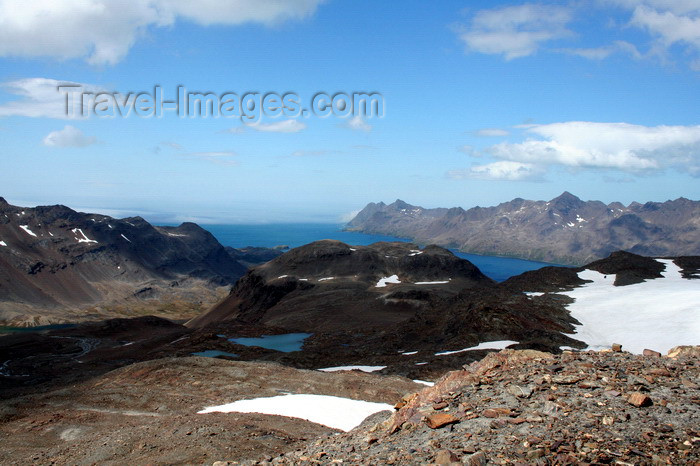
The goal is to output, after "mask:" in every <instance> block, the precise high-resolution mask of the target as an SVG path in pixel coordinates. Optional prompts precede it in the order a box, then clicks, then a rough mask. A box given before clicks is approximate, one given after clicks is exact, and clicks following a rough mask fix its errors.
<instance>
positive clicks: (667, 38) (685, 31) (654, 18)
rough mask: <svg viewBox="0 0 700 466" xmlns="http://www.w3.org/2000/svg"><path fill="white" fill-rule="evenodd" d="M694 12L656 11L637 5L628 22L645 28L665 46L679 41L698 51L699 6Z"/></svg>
mask: <svg viewBox="0 0 700 466" xmlns="http://www.w3.org/2000/svg"><path fill="white" fill-rule="evenodd" d="M694 13H695V14H693V15H691V14H687V15H681V14H677V13H675V12H672V11H658V10H655V9H652V8H649V7H647V6H638V7H636V8H635V9H634V14H633V15H632V19H631V21H630V23H631V24H632V25H635V26H639V27H641V28H643V29H646V30H647V31H648V32H649V33H651V35H652V36H655V37H656V38H657V40H658V41H659V42H660V43H661V44H662V45H663V46H665V47H670V46H671V45H674V44H677V43H680V44H685V45H688V46H690V47H691V48H692V49H694V50H695V51H696V52H697V51H700V14H699V13H700V7H698V8H697V9H696V10H695V11H694Z"/></svg>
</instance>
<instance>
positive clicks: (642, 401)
mask: <svg viewBox="0 0 700 466" xmlns="http://www.w3.org/2000/svg"><path fill="white" fill-rule="evenodd" d="M627 402H628V403H629V404H631V405H633V406H636V407H637V408H641V407H643V406H651V405H652V401H651V398H649V397H648V396H647V395H645V394H644V393H640V392H634V393H632V394H630V396H629V397H627Z"/></svg>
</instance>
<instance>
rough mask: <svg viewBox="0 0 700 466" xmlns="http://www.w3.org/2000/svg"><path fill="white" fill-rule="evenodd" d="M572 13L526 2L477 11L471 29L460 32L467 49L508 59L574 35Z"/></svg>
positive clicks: (524, 54) (565, 9) (564, 9)
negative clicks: (570, 26)
mask: <svg viewBox="0 0 700 466" xmlns="http://www.w3.org/2000/svg"><path fill="white" fill-rule="evenodd" d="M570 20H571V12H570V10H569V9H568V8H566V7H561V6H555V5H537V4H531V3H526V4H523V5H516V6H509V7H505V8H496V9H491V10H481V11H478V12H477V13H476V14H475V15H474V17H473V18H472V21H471V24H470V26H469V27H468V28H463V29H462V30H460V31H459V38H460V39H461V40H462V41H463V42H464V43H465V45H466V46H467V49H469V50H473V51H476V52H480V53H486V54H495V55H504V56H505V58H506V60H512V59H514V58H520V57H526V56H528V55H532V54H534V53H535V52H537V49H538V48H539V47H540V45H541V44H542V43H544V42H547V41H551V40H554V39H560V38H562V37H566V36H568V35H570V34H571V31H569V30H568V29H567V28H566V25H567V23H568V22H569V21H570Z"/></svg>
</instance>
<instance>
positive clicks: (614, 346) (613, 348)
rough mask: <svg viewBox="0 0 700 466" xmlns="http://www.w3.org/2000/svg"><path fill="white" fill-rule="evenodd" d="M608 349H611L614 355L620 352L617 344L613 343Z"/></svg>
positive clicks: (620, 349)
mask: <svg viewBox="0 0 700 466" xmlns="http://www.w3.org/2000/svg"><path fill="white" fill-rule="evenodd" d="M610 349H612V350H613V351H614V352H616V353H619V352H621V351H622V345H621V344H619V343H613V344H612V346H611V347H610Z"/></svg>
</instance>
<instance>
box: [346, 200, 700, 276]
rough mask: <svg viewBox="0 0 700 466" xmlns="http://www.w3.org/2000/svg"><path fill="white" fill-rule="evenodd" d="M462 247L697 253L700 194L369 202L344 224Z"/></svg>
mask: <svg viewBox="0 0 700 466" xmlns="http://www.w3.org/2000/svg"><path fill="white" fill-rule="evenodd" d="M347 229H349V230H353V231H362V232H365V233H375V234H386V235H394V236H398V237H403V238H410V239H412V240H413V241H416V242H418V243H421V244H439V245H442V246H446V247H451V248H457V249H459V250H460V251H463V252H469V253H475V254H484V255H497V256H507V257H518V258H522V259H530V260H539V261H545V262H552V263H559V264H571V265H581V264H585V263H588V262H591V261H594V260H596V259H602V258H604V257H607V256H608V255H609V254H610V253H612V252H614V251H618V250H624V251H629V252H632V253H635V254H639V255H644V256H680V255H698V254H700V202H699V201H691V200H688V199H685V198H679V199H676V200H673V201H667V202H662V203H659V202H647V203H646V204H639V203H636V202H635V203H632V204H630V205H629V206H624V205H622V204H620V203H619V202H614V203H611V204H608V205H606V204H604V203H602V202H600V201H588V202H584V201H582V200H581V199H579V198H578V197H576V196H574V195H573V194H571V193H568V192H565V193H563V194H562V195H560V196H558V197H556V198H554V199H552V200H551V201H548V202H545V201H528V200H525V199H520V198H518V199H514V200H512V201H509V202H505V203H502V204H499V205H498V206H495V207H485V208H483V207H474V208H471V209H468V210H464V209H462V208H459V207H457V208H452V209H445V208H438V209H424V208H422V207H418V206H413V205H410V204H407V203H405V202H403V201H400V200H397V201H396V202H394V203H392V204H389V205H386V204H384V203H381V202H380V203H379V204H375V203H371V204H368V205H367V207H365V209H363V210H362V211H360V213H359V214H358V215H357V216H356V217H355V218H354V219H353V220H351V221H350V222H349V223H348V224H347Z"/></svg>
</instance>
